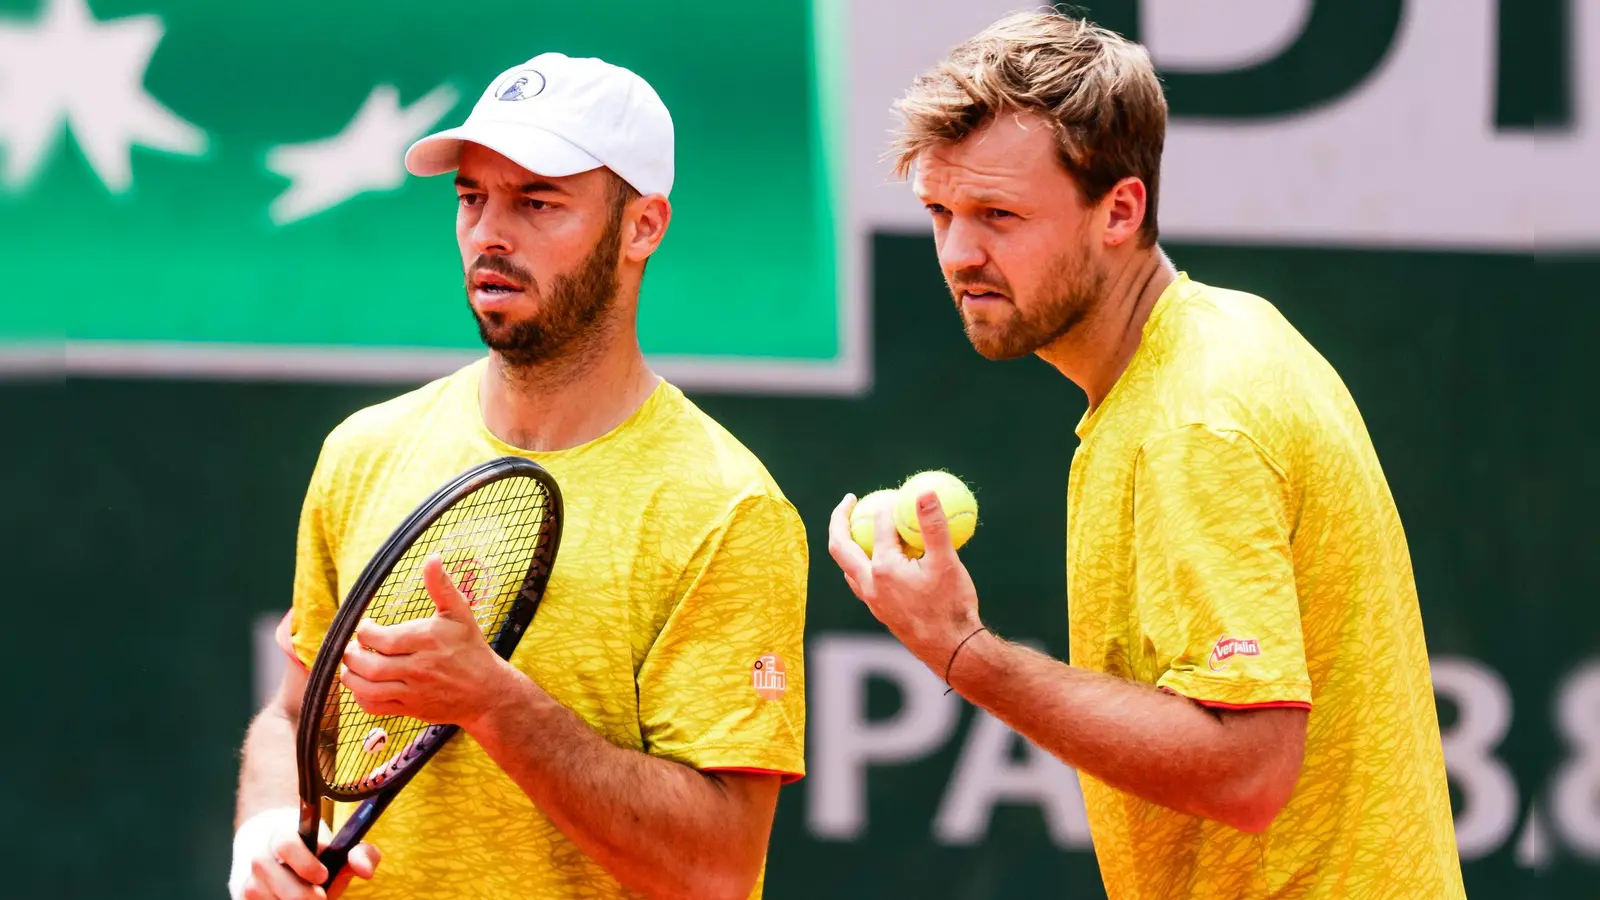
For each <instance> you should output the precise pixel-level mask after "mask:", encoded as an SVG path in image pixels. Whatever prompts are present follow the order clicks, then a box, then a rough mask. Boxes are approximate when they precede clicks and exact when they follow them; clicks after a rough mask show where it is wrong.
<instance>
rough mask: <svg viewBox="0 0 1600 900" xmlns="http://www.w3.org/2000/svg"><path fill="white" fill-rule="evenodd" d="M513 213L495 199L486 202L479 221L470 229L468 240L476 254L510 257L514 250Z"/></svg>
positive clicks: (479, 215)
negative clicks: (512, 236)
mask: <svg viewBox="0 0 1600 900" xmlns="http://www.w3.org/2000/svg"><path fill="white" fill-rule="evenodd" d="M510 225H511V211H510V209H508V208H507V205H506V204H504V203H497V202H496V201H495V200H494V199H493V198H490V199H487V200H485V201H484V203H483V206H482V207H481V209H480V211H479V214H478V220H477V221H476V222H474V223H472V227H471V228H470V229H468V232H467V238H468V240H469V241H470V242H471V244H472V247H471V249H472V250H473V252H474V253H477V254H479V255H485V256H508V255H510V254H511V252H512V250H513V249H515V248H514V247H513V246H512V240H511V228H510Z"/></svg>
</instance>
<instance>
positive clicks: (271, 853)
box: [236, 828, 381, 900]
mask: <svg viewBox="0 0 1600 900" xmlns="http://www.w3.org/2000/svg"><path fill="white" fill-rule="evenodd" d="M328 837H329V835H328V833H327V830H326V829H323V833H322V839H321V840H320V841H318V850H319V851H320V850H321V849H323V848H325V847H327V846H328ZM379 859H381V854H379V853H378V848H377V847H374V846H373V845H371V844H368V843H361V844H357V845H356V846H355V847H354V848H352V849H351V850H350V858H349V860H348V861H347V862H346V863H345V865H344V868H343V869H342V870H340V872H339V877H338V878H335V879H334V881H333V884H331V885H329V886H328V889H327V891H326V892H324V891H323V889H322V888H321V887H319V885H321V884H322V883H323V882H324V881H326V880H327V879H328V868H327V867H326V866H324V865H323V864H322V862H321V861H320V860H318V859H317V857H316V856H315V855H313V854H312V853H311V851H310V850H308V849H307V848H306V843H305V841H303V840H301V839H300V833H299V832H298V831H296V830H295V829H293V828H286V829H280V830H279V831H277V832H275V833H274V834H273V835H272V837H271V838H270V839H269V840H268V841H267V842H266V844H264V845H263V846H262V847H261V851H260V852H259V853H257V854H256V855H255V857H254V858H253V859H252V860H251V861H250V875H249V877H248V878H246V879H245V882H244V884H243V885H242V886H241V887H240V890H239V892H238V894H237V895H236V896H238V897H239V898H240V900H334V898H336V897H338V896H339V895H340V894H342V893H344V889H345V888H346V887H347V886H348V885H349V884H350V879H352V878H371V877H372V873H373V870H375V869H376V868H377V867H378V860H379Z"/></svg>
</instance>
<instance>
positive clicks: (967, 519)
mask: <svg viewBox="0 0 1600 900" xmlns="http://www.w3.org/2000/svg"><path fill="white" fill-rule="evenodd" d="M930 490H932V491H933V492H934V493H935V494H937V495H938V497H939V506H940V507H942V508H943V509H944V516H945V521H946V522H948V523H949V524H950V543H951V544H952V545H954V546H955V548H956V549H957V550H959V549H961V545H962V544H965V543H966V542H967V539H968V538H970V537H972V531H973V529H975V528H977V527H978V500H977V498H976V497H973V496H972V491H971V489H969V488H968V487H967V485H966V483H965V482H963V481H962V480H961V479H959V478H957V477H956V476H954V475H951V474H950V473H949V472H938V471H932V472H918V473H917V474H915V475H913V476H911V477H910V478H907V479H906V483H905V484H902V485H900V488H899V490H897V491H896V492H895V504H894V527H895V530H896V531H898V532H900V539H901V540H902V541H905V543H906V546H907V547H909V548H910V551H909V552H908V553H907V555H908V556H911V557H913V558H916V557H920V556H921V555H922V523H921V522H920V521H919V520H918V519H917V498H918V497H921V496H922V495H923V494H926V493H927V492H928V491H930Z"/></svg>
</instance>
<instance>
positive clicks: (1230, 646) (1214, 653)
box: [1206, 635, 1261, 672]
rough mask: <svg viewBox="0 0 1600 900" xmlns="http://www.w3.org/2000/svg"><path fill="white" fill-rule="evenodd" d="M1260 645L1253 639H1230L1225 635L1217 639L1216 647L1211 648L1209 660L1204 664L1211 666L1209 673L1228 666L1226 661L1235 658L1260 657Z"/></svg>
mask: <svg viewBox="0 0 1600 900" xmlns="http://www.w3.org/2000/svg"><path fill="white" fill-rule="evenodd" d="M1260 655H1261V644H1260V642H1259V641H1257V640H1256V639H1255V638H1231V637H1228V636H1226V635H1224V636H1222V637H1219V638H1217V645H1216V646H1215V647H1212V648H1211V658H1210V659H1209V660H1207V661H1206V664H1207V665H1209V666H1211V671H1213V672H1215V671H1217V670H1218V669H1221V668H1224V667H1225V666H1227V665H1228V660H1230V659H1232V658H1234V657H1235V656H1260Z"/></svg>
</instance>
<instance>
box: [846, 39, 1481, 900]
mask: <svg viewBox="0 0 1600 900" xmlns="http://www.w3.org/2000/svg"><path fill="white" fill-rule="evenodd" d="M901 111H902V113H903V115H904V118H905V124H904V128H903V130H902V133H901V135H900V140H899V146H898V149H899V152H900V163H901V167H902V171H906V170H909V171H911V172H913V173H914V178H913V182H914V188H915V191H916V193H917V195H918V196H919V197H920V198H921V199H922V201H923V203H924V204H925V205H926V206H927V208H928V210H929V213H930V214H931V216H932V219H933V228H934V237H935V242H936V244H937V248H938V255H939V262H940V265H941V267H942V268H943V271H944V275H945V278H946V281H947V282H948V284H949V287H950V290H951V293H952V295H953V297H954V300H955V303H956V306H957V307H958V309H959V311H960V315H961V318H962V321H963V323H964V324H965V327H966V331H967V335H968V336H969V338H970V339H971V341H972V344H973V346H974V347H975V348H976V349H977V350H978V351H979V352H980V353H982V354H983V355H984V356H986V357H989V358H992V359H1009V358H1014V357H1020V356H1025V355H1028V354H1033V355H1036V356H1038V357H1040V358H1041V359H1043V360H1045V361H1046V362H1048V363H1050V364H1051V365H1052V366H1054V367H1055V368H1056V369H1057V370H1058V371H1060V372H1061V373H1062V374H1063V375H1065V376H1066V377H1068V378H1070V379H1072V380H1073V381H1074V382H1075V383H1077V384H1078V385H1079V386H1080V387H1081V388H1082V389H1083V390H1084V392H1085V393H1086V394H1087V395H1088V401H1089V404H1088V411H1087V413H1086V414H1085V415H1084V417H1083V419H1082V421H1081V422H1080V423H1079V425H1078V428H1077V433H1078V436H1079V438H1080V439H1081V443H1080V444H1079V446H1078V448H1077V451H1076V453H1075V454H1074V456H1073V459H1072V468H1071V473H1070V476H1069V481H1068V486H1067V508H1068V528H1067V590H1068V603H1067V606H1068V618H1069V625H1070V636H1071V650H1070V661H1069V663H1068V664H1064V663H1061V662H1058V661H1056V660H1053V659H1051V658H1049V657H1047V656H1045V655H1043V654H1040V653H1037V652H1035V651H1033V650H1030V649H1028V648H1026V647H1024V646H1021V645H1019V644H1015V643H1012V642H1009V641H1006V640H1004V639H1002V638H1000V637H998V636H996V635H994V634H993V633H991V632H989V631H988V630H987V629H986V628H984V627H983V624H982V621H981V619H980V618H979V611H978V598H977V591H976V588H975V586H974V584H973V582H972V579H971V577H970V576H969V575H968V573H967V571H966V569H965V568H964V567H963V566H962V564H961V562H960V560H959V559H958V557H957V556H956V553H955V552H954V550H952V549H951V544H950V538H949V533H948V530H947V529H946V528H945V527H944V524H943V519H942V517H941V515H940V512H939V508H938V502H937V498H936V497H935V496H934V495H932V494H931V493H930V494H928V495H927V496H926V497H923V498H922V499H921V501H920V506H919V517H920V520H921V527H922V530H923V534H924V540H925V542H926V545H927V548H928V549H927V552H926V555H925V556H923V557H922V558H921V559H918V560H912V559H908V558H907V557H906V556H905V555H904V553H903V552H901V550H900V548H899V544H898V541H897V540H896V538H895V536H894V526H893V524H892V523H891V522H890V520H889V518H888V516H887V515H885V516H883V517H882V518H881V520H880V521H879V522H878V533H877V536H876V539H875V547H876V548H883V549H880V550H877V551H876V553H875V555H874V556H873V557H871V558H868V556H867V554H865V553H864V552H863V551H862V550H861V548H860V547H858V546H856V544H855V543H854V542H853V541H851V539H850V536H849V521H848V517H849V513H850V509H851V507H852V506H853V504H854V502H855V498H854V497H852V496H846V497H845V499H844V501H843V502H842V503H841V504H840V505H839V507H838V509H837V510H835V513H834V519H833V522H832V523H831V529H830V540H829V549H830V552H831V554H832V555H833V557H834V559H835V560H836V561H837V562H838V564H839V565H840V567H841V568H842V569H843V572H844V575H845V578H846V580H847V582H848V583H849V584H850V586H851V588H852V589H853V590H854V591H855V592H856V594H857V595H858V596H859V597H860V598H861V599H862V600H863V601H865V602H866V604H867V605H868V606H869V607H870V608H871V610H872V612H873V613H874V614H875V615H876V616H877V617H878V618H879V619H880V620H881V621H882V622H883V623H884V624H885V625H886V626H888V628H889V629H890V631H892V632H893V633H894V634H895V635H896V636H897V637H898V638H899V639H900V640H901V641H902V642H903V643H904V644H905V645H906V647H907V648H909V649H910V650H911V651H912V652H913V653H914V654H916V655H917V656H918V657H919V658H920V659H922V661H923V662H925V663H926V664H927V665H928V666H929V667H930V668H931V669H933V670H934V671H935V672H936V673H937V674H939V675H940V676H941V677H943V678H945V679H946V680H947V681H948V682H949V684H950V685H951V686H952V687H953V688H954V689H955V690H956V691H959V692H960V693H961V694H962V695H963V696H965V697H966V698H967V699H968V700H970V701H971V702H973V703H974V704H977V705H979V706H981V707H983V708H985V709H987V710H988V711H989V712H991V713H992V714H994V715H995V716H996V717H998V718H1000V719H1002V720H1003V721H1005V722H1006V723H1008V724H1009V725H1011V726H1012V727H1013V728H1014V729H1016V730H1017V731H1018V732H1019V733H1021V734H1022V735H1023V736H1025V737H1027V738H1028V739H1030V740H1031V741H1033V742H1034V743H1036V744H1038V745H1039V746H1041V747H1043V748H1045V749H1047V750H1049V751H1050V752H1052V753H1053V754H1055V755H1056V756H1057V757H1059V758H1060V759H1062V760H1064V761H1065V762H1067V763H1068V764H1070V765H1072V766H1074V767H1075V768H1077V770H1078V771H1079V774H1080V776H1081V780H1082V783H1083V792H1084V800H1085V804H1086V806H1087V810H1088V815H1089V824H1090V829H1091V834H1092V837H1093V841H1094V848H1095V853H1096V856H1097V859H1098V862H1099V866H1100V870H1101V874H1102V878H1103V880H1104V882H1105V886H1106V891H1107V894H1108V895H1109V896H1110V897H1111V898H1112V900H1187V898H1193V900H1215V898H1229V900H1237V898H1274V900H1394V898H1402V897H1404V898H1408V900H1409V898H1419V900H1420V898H1424V897H1426V898H1429V900H1459V898H1462V897H1464V891H1463V888H1462V882H1461V872H1460V862H1459V860H1458V856H1457V852H1456V847H1455V838H1454V831H1453V826H1452V820H1451V813H1450V799H1449V793H1448V790H1447V786H1446V778H1445V768H1444V757H1443V752H1442V748H1441V743H1440V737H1439V725H1438V720H1437V716H1436V713H1435V709H1434V701H1433V692H1432V685H1431V683H1430V679H1429V671H1428V656H1427V648H1426V645H1425V642H1424V639H1423V630H1422V622H1421V618H1420V615H1419V612H1418V605H1417V596H1416V589H1415V586H1414V583H1413V578H1412V572H1411V564H1410V558H1409V553H1408V550H1407V547H1406V540H1405V534H1404V531H1403V530H1402V528H1401V523H1400V519H1399V516H1398V514H1397V512H1396V509H1395V505H1394V501H1393V499H1392V498H1391V496H1390V494H1389V490H1388V487H1387V484H1386V483H1385V480H1384V476H1383V472H1382V470H1381V469H1380V467H1379V465H1378V459H1377V456H1376V454H1375V453H1374V451H1373V447H1372V443H1371V441H1370V440H1369V438H1368V435H1367V432H1366V429H1365V427H1364V425H1363V423H1362V420H1361V416H1360V414H1359V413H1358V411H1357V409H1356V406H1355V403H1354V402H1353V401H1352V400H1351V397H1350V395H1349V393H1348V392H1347V391H1346V389H1345V387H1344V385H1343V384H1342V383H1341V382H1340V379H1339V377H1338V375H1337V374H1336V373H1335V372H1334V371H1333V369H1332V368H1331V367H1330V366H1329V365H1328V363H1327V362H1326V361H1325V360H1324V359H1323V358H1322V357H1321V356H1320V355H1319V354H1318V353H1317V352H1316V350H1314V349H1313V348H1312V347H1311V346H1310V345H1309V344H1308V343H1307V342H1306V341H1305V340H1304V339H1303V338H1302V337H1301V336H1300V335H1299V334H1298V333H1297V332H1296V331H1295V330H1294V328H1293V327H1291V326H1290V324H1289V323H1288V322H1286V321H1285V320H1284V318H1283V317H1282V316H1281V315H1280V314H1279V313H1278V312H1277V311H1276V310H1275V309H1274V308H1273V307H1272V306H1271V305H1270V304H1269V303H1268V302H1267V301H1265V300H1263V299H1261V298H1259V297H1254V296H1250V295H1248V294H1244V293H1239V292H1236V291H1230V290H1225V289H1222V288H1218V287H1213V286H1209V285H1205V284H1202V283H1200V282H1198V281H1195V280H1192V279H1190V278H1189V277H1188V276H1187V275H1185V274H1184V273H1181V272H1178V271H1177V270H1175V269H1174V267H1173V266H1172V264H1171V262H1170V261H1169V260H1168V259H1167V258H1166V256H1165V255H1164V254H1163V252H1162V251H1161V249H1160V248H1159V247H1158V246H1157V242H1156V241H1157V237H1158V231H1157V224H1156V222H1157V220H1156V207H1157V203H1156V200H1157V176H1158V174H1159V171H1160V162H1161V151H1162V143H1163V138H1164V134H1165V124H1166V103H1165V100H1164V98H1163V96H1162V92H1161V86H1160V83H1159V82H1158V80H1157V79H1156V76H1155V73H1154V72H1153V70H1152V68H1151V65H1150V61H1149V58H1148V56H1147V55H1146V53H1145V52H1144V50H1143V49H1142V48H1140V47H1139V46H1137V45H1135V44H1132V43H1130V42H1128V41H1126V40H1124V39H1122V38H1120V37H1119V36H1117V35H1115V34H1112V33H1110V32H1107V31H1104V30H1102V29H1100V28H1097V27H1094V26H1092V25H1089V24H1086V23H1084V22H1082V21H1079V20H1076V19H1073V18H1070V17H1067V16H1064V15H1061V14H1059V13H1053V12H1050V13H1041V14H1026V15H1019V16H1016V17H1010V18H1007V19H1005V20H1002V21H1001V22H998V23H996V24H995V25H993V26H991V27H990V28H989V29H987V30H986V31H985V32H983V33H981V34H979V35H978V36H976V37H974V38H973V39H971V40H970V41H968V42H966V43H964V44H963V45H961V46H960V47H958V48H956V49H955V50H954V51H953V53H952V54H951V56H950V58H949V59H947V60H945V61H944V62H943V63H942V64H941V65H940V66H939V67H937V68H936V69H935V70H933V71H932V72H930V73H928V74H927V75H925V76H923V77H922V78H920V79H918V80H917V82H916V83H915V84H914V85H913V86H912V88H911V89H910V91H909V93H908V94H907V96H906V98H905V99H904V101H903V102H902V104H901ZM1262 189H1266V190H1270V189H1271V186H1270V185H1265V186H1262ZM1004 514H1005V512H1004V510H994V511H992V512H991V513H990V515H992V516H1001V515H1004Z"/></svg>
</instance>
